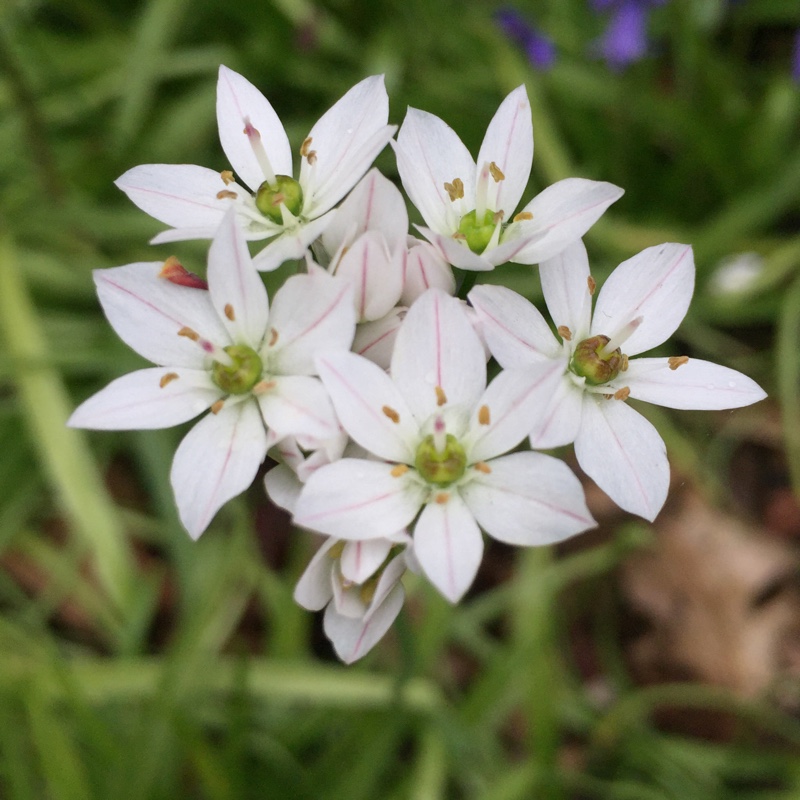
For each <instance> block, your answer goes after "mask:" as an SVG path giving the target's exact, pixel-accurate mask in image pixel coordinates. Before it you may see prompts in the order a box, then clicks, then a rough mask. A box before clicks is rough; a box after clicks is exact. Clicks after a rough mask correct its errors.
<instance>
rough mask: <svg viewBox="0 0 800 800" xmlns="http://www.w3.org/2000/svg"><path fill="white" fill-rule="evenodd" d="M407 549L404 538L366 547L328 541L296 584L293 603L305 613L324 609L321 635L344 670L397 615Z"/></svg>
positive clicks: (365, 543)
mask: <svg viewBox="0 0 800 800" xmlns="http://www.w3.org/2000/svg"><path fill="white" fill-rule="evenodd" d="M408 544H410V539H409V537H408V535H407V534H405V533H398V534H395V535H394V536H390V537H387V538H385V539H383V538H381V539H377V538H376V539H368V540H366V541H349V542H345V541H342V540H339V539H334V538H330V539H328V540H327V541H326V542H325V544H323V545H322V547H320V549H319V550H318V551H317V552H316V554H315V555H314V557H313V558H312V559H311V562H310V563H309V565H308V567H307V568H306V571H305V572H304V573H303V575H302V576H301V578H300V580H299V581H298V583H297V587H296V588H295V592H294V599H295V600H296V602H297V603H298V604H299V605H301V606H303V608H307V609H308V610H309V611H320V610H322V609H323V608H324V609H325V616H324V618H323V629H324V631H325V635H326V636H327V637H328V639H330V640H331V643H332V644H333V647H334V649H335V650H336V655H338V656H339V658H341V659H342V661H344V662H345V663H346V664H352V663H353V662H354V661H357V660H358V659H359V658H362V657H363V656H365V655H366V654H367V653H368V652H369V651H370V650H371V649H372V648H373V647H374V646H375V645H376V644H377V643H378V642H379V641H380V640H381V638H383V635H384V634H385V633H386V631H387V630H389V627H390V626H391V624H392V623H393V622H394V620H395V618H396V617H397V615H398V614H399V613H400V609H401V608H402V607H403V601H404V599H405V592H404V590H403V585H402V583H401V582H400V579H401V578H402V576H403V573H404V572H405V571H406V569H407V567H408V566H409V562H408V558H407V550H406V549H405V548H406V547H407V546H408Z"/></svg>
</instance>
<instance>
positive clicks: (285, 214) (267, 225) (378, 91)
mask: <svg viewBox="0 0 800 800" xmlns="http://www.w3.org/2000/svg"><path fill="white" fill-rule="evenodd" d="M388 116H389V99H388V96H387V94H386V89H385V87H384V84H383V77H382V76H380V75H376V76H373V77H370V78H366V79H365V80H363V81H361V82H360V83H358V84H356V85H355V86H354V87H353V88H352V89H350V91H348V92H347V93H346V94H345V95H344V97H342V98H341V99H340V100H339V101H338V102H337V103H335V104H334V105H333V107H332V108H330V109H329V110H328V111H327V112H326V113H325V114H323V116H322V117H321V118H320V120H319V121H318V122H317V123H316V124H315V125H314V127H313V128H312V129H311V132H310V133H309V135H308V136H307V137H306V139H305V140H304V141H303V144H302V146H301V148H300V157H301V163H300V174H299V176H298V177H297V178H296V179H295V178H294V177H293V175H294V172H293V167H292V152H291V147H290V145H289V139H288V137H287V135H286V131H285V130H284V128H283V125H282V124H281V122H280V120H279V119H278V116H277V114H276V113H275V111H274V110H273V108H272V106H271V105H270V103H269V101H268V100H267V99H266V97H264V95H263V94H261V92H260V91H259V90H258V89H256V87H255V86H253V84H252V83H250V82H249V81H248V80H247V79H246V78H244V77H242V76H241V75H239V74H238V73H236V72H234V71H233V70H230V69H228V68H227V67H225V66H221V67H220V69H219V81H218V83H217V123H218V125H219V138H220V143H221V144H222V149H223V150H224V151H225V155H226V156H227V157H228V161H229V162H230V164H231V166H232V167H233V172H235V173H236V175H237V176H238V177H239V179H240V180H241V181H242V183H243V184H244V185H241V184H239V183H237V181H236V180H235V178H234V175H233V173H232V172H230V171H228V170H224V171H223V172H221V173H219V172H215V171H214V170H211V169H207V168H205V167H198V166H193V165H188V164H146V165H143V166H139V167H134V168H133V169H130V170H128V171H127V172H126V173H125V174H124V175H122V176H121V177H120V178H118V179H117V181H116V184H117V186H118V187H119V188H120V189H122V191H123V192H125V193H126V194H127V195H128V197H130V198H131V200H133V202H134V203H136V205H137V206H139V208H141V209H142V210H143V211H146V212H147V213H148V214H150V215H151V216H153V217H155V218H156V219H158V220H160V221H161V222H165V223H166V224H167V225H170V226H171V227H172V228H173V230H169V231H165V232H164V233H161V234H159V235H158V236H156V237H155V238H154V239H153V243H158V242H175V241H182V240H184V239H210V238H211V237H212V236H213V235H214V233H215V231H216V229H217V227H218V226H219V224H220V222H221V221H222V217H223V215H224V214H225V211H226V210H227V209H228V207H229V206H230V205H233V207H234V208H235V209H236V214H237V217H238V219H239V223H240V225H241V226H242V228H243V230H244V232H245V237H246V238H247V239H248V240H251V241H253V240H263V239H269V240H270V242H269V243H268V244H267V246H266V247H265V248H264V249H263V250H262V251H261V252H260V253H259V254H258V255H257V256H256V258H255V262H254V263H255V265H256V268H257V269H259V270H273V269H276V268H277V267H279V266H280V265H281V264H282V263H283V262H284V261H287V260H288V259H294V258H302V257H303V255H304V254H305V252H306V249H307V248H308V246H309V245H310V244H311V242H313V241H314V240H315V239H316V238H317V237H318V236H319V235H320V234H321V233H322V231H323V230H325V227H326V225H327V224H328V223H329V222H330V221H331V215H330V214H329V213H328V212H330V211H331V209H332V208H333V207H334V206H335V205H336V203H338V202H339V200H341V199H342V198H343V197H344V196H345V195H346V194H347V192H349V191H350V189H351V188H352V187H353V186H354V185H355V184H356V182H357V181H358V180H359V178H361V176H362V175H363V174H364V173H365V172H366V171H367V170H368V169H369V167H370V164H372V162H373V160H374V159H375V157H376V156H377V155H378V153H380V151H381V150H382V149H383V148H384V147H385V146H386V143H387V142H388V141H389V139H390V138H391V137H392V135H393V133H394V131H395V129H396V128H395V126H393V125H387V124H386V123H387V120H388Z"/></svg>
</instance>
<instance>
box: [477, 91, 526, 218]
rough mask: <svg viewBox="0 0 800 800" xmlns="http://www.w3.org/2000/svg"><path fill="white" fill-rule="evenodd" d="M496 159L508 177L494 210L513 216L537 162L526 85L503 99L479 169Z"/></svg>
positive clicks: (501, 184) (485, 141) (501, 183)
mask: <svg viewBox="0 0 800 800" xmlns="http://www.w3.org/2000/svg"><path fill="white" fill-rule="evenodd" d="M492 161H493V162H494V163H495V164H496V165H497V166H498V167H499V169H500V171H501V172H502V173H503V174H504V175H505V178H504V179H503V180H501V181H499V183H498V185H497V203H496V205H495V206H494V207H493V208H492V209H491V210H492V211H505V212H506V218H510V215H511V213H512V212H513V211H514V209H515V208H516V207H517V205H518V204H519V201H520V198H521V197H522V193H523V192H524V191H525V186H526V185H527V183H528V177H529V176H530V174H531V164H532V163H533V126H532V124H531V106H530V103H529V102H528V94H527V92H526V91H525V87H524V86H518V87H517V88H516V89H514V91H513V92H511V93H510V94H509V95H508V97H506V99H505V100H503V102H502V103H501V104H500V108H498V109H497V113H496V114H495V115H494V117H493V118H492V121H491V122H490V123H489V127H488V129H487V130H486V136H484V138H483V144H482V145H481V150H480V152H479V153H478V169H481V168H482V166H483V165H484V164H487V163H490V162H492Z"/></svg>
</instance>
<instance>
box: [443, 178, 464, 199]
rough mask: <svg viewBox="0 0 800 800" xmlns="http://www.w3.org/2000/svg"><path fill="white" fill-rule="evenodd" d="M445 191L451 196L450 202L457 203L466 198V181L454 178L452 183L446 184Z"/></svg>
mask: <svg viewBox="0 0 800 800" xmlns="http://www.w3.org/2000/svg"><path fill="white" fill-rule="evenodd" d="M444 190H445V191H446V192H447V194H449V195H450V200H451V201H452V202H453V203H455V201H456V200H460V199H461V198H462V197H463V196H464V181H462V180H461V178H453V182H452V183H445V185H444Z"/></svg>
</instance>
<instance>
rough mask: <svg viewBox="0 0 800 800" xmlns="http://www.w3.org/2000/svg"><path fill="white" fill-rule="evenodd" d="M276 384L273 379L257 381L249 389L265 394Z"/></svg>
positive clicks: (255, 392)
mask: <svg viewBox="0 0 800 800" xmlns="http://www.w3.org/2000/svg"><path fill="white" fill-rule="evenodd" d="M276 385H277V384H276V383H275V381H267V380H264V381H259V382H258V383H257V384H256V385H255V386H254V387H253V388H252V389H251V390H250V391H251V392H252V393H253V394H266V393H267V392H269V391H271V390H272V389H274V388H275V386H276Z"/></svg>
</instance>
